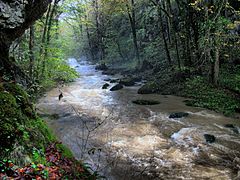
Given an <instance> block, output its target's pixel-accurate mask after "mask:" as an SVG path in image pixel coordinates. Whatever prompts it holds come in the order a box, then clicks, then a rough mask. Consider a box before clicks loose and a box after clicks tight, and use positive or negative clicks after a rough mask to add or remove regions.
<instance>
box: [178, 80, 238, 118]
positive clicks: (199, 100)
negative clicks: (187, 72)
mask: <svg viewBox="0 0 240 180" xmlns="http://www.w3.org/2000/svg"><path fill="white" fill-rule="evenodd" d="M183 94H184V95H185V96H187V97H191V98H193V100H190V101H188V102H187V104H188V105H192V106H197V107H203V108H208V109H211V110H215V111H218V112H223V113H224V114H225V115H232V114H233V113H234V112H235V110H236V109H238V108H239V107H240V103H239V100H238V99H237V98H236V97H234V96H233V95H231V94H229V93H228V92H226V91H224V90H223V89H218V88H216V87H214V86H212V85H210V84H208V83H206V80H205V79H204V78H202V77H199V76H198V77H195V78H193V79H189V80H188V81H187V82H186V84H185V90H184V93H183Z"/></svg>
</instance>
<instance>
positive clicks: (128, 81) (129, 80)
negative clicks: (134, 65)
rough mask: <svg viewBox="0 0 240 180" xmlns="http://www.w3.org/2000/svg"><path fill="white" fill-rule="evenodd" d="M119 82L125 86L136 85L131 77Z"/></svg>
mask: <svg viewBox="0 0 240 180" xmlns="http://www.w3.org/2000/svg"><path fill="white" fill-rule="evenodd" d="M119 83H120V84H122V85H124V86H134V85H135V81H134V79H133V78H130V77H128V78H123V79H121V80H120V82H119Z"/></svg>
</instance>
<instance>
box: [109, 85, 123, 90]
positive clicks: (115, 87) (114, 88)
mask: <svg viewBox="0 0 240 180" xmlns="http://www.w3.org/2000/svg"><path fill="white" fill-rule="evenodd" d="M122 88H123V85H122V84H117V85H115V86H113V87H112V88H111V89H110V91H117V90H120V89H122Z"/></svg>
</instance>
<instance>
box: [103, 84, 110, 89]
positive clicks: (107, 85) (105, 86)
mask: <svg viewBox="0 0 240 180" xmlns="http://www.w3.org/2000/svg"><path fill="white" fill-rule="evenodd" d="M109 86H110V85H109V84H108V83H105V84H104V85H103V86H102V89H107V88H108V87H109Z"/></svg>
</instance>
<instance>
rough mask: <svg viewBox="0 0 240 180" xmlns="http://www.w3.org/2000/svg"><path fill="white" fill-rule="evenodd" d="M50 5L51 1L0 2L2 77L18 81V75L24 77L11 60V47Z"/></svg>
mask: <svg viewBox="0 0 240 180" xmlns="http://www.w3.org/2000/svg"><path fill="white" fill-rule="evenodd" d="M49 3H50V1H49V0H39V1H34V0H27V1H22V0H16V1H14V2H12V1H1V2H0V11H1V12H2V13H1V16H0V20H1V24H0V29H1V31H0V53H1V57H0V65H1V72H0V75H1V77H3V76H5V75H8V76H9V78H10V79H16V76H17V74H19V75H20V76H24V73H23V72H22V71H21V70H20V69H19V68H18V67H16V65H15V63H14V60H10V58H9V48H10V45H11V44H12V42H13V41H14V40H15V39H16V38H18V37H20V36H21V35H22V34H23V33H24V32H25V30H26V29H28V28H29V27H30V26H31V25H32V24H33V23H34V21H36V20H37V19H38V18H40V17H41V16H42V15H43V13H44V12H45V11H46V9H47V7H48V4H49ZM20 5H21V6H20ZM9 11H10V14H9ZM12 12H15V13H12Z"/></svg>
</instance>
